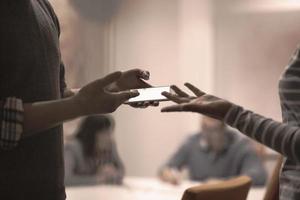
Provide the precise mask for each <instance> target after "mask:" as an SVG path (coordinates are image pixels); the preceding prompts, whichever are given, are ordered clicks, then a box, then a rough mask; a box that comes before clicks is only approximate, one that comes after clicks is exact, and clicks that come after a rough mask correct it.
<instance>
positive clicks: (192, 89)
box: [184, 83, 205, 97]
mask: <svg viewBox="0 0 300 200" xmlns="http://www.w3.org/2000/svg"><path fill="white" fill-rule="evenodd" d="M184 85H185V86H186V87H187V88H189V89H190V90H191V91H192V92H193V93H194V94H195V95H196V96H197V97H201V96H203V95H205V92H202V91H201V90H199V89H198V88H197V87H195V86H194V85H192V84H191V83H185V84H184Z"/></svg>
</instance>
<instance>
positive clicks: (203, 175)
mask: <svg viewBox="0 0 300 200" xmlns="http://www.w3.org/2000/svg"><path fill="white" fill-rule="evenodd" d="M201 126H202V131H201V132H199V133H196V134H194V135H192V136H190V137H189V138H188V139H187V140H186V141H185V142H184V143H183V144H182V145H181V146H180V148H179V149H178V150H177V151H176V153H175V154H174V155H173V156H172V157H171V159H170V160H169V161H168V162H167V164H166V165H165V166H163V168H162V169H161V170H160V171H159V176H160V178H161V179H162V180H163V181H166V182H169V183H172V184H178V183H179V182H180V173H179V172H180V171H181V170H182V169H184V168H187V169H188V172H189V176H190V178H191V179H192V180H193V181H212V180H222V179H228V178H232V177H236V176H240V175H247V176H249V177H251V178H252V181H253V184H254V185H255V186H262V185H264V184H265V182H266V179H267V173H266V170H265V168H264V167H263V165H262V162H261V160H260V158H259V157H258V155H257V153H256V152H255V150H254V148H253V147H252V144H251V143H250V142H249V140H247V139H246V138H243V137H240V136H239V135H237V133H236V131H235V130H233V129H231V128H229V127H227V126H226V125H225V124H224V123H223V122H222V121H219V120H215V119H212V118H209V117H203V118H202V125H201Z"/></svg>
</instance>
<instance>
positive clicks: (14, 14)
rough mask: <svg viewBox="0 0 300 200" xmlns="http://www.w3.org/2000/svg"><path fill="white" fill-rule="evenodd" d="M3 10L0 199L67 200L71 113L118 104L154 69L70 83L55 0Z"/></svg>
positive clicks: (3, 5) (4, 4) (4, 5)
mask: <svg viewBox="0 0 300 200" xmlns="http://www.w3.org/2000/svg"><path fill="white" fill-rule="evenodd" d="M0 13H1V14H0V15H1V17H0V22H1V28H0V66H1V67H0V163H1V164H0V199H14V200H18V199H31V200H35V199H43V200H47V199H51V200H63V199H65V198H66V196H65V188H64V162H63V135H62V126H61V124H62V123H63V121H66V120H69V119H73V118H76V117H79V116H84V115H91V114H104V113H111V112H114V111H115V110H116V109H117V108H118V107H119V106H120V105H122V104H123V103H124V102H126V101H127V100H128V99H129V98H131V97H134V96H137V95H138V93H137V92H136V91H125V90H128V89H134V88H141V87H149V84H147V83H146V82H144V81H143V79H149V73H148V72H146V71H143V70H139V69H135V70H130V71H126V72H114V73H111V74H109V75H108V76H106V77H104V78H101V79H98V80H95V81H93V82H91V83H89V84H87V85H86V86H84V87H82V89H80V90H79V91H72V90H70V89H67V86H66V83H65V79H64V65H63V62H62V59H61V55H60V47H59V35H60V27H59V22H58V19H57V17H56V15H55V13H54V11H53V9H52V7H51V5H50V4H49V2H48V1H47V0H28V1H27V0H26V1H11V0H1V1H0ZM145 104H147V105H148V103H145ZM145 104H139V105H137V104H136V105H134V106H140V107H144V106H147V105H145Z"/></svg>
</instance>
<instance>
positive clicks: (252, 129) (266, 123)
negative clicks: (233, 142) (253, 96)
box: [224, 105, 300, 163]
mask: <svg viewBox="0 0 300 200" xmlns="http://www.w3.org/2000/svg"><path fill="white" fill-rule="evenodd" d="M224 121H225V123H227V124H228V125H230V126H232V127H234V128H236V129H238V130H239V131H240V132H242V133H244V134H245V135H247V136H248V137H250V138H253V139H254V140H256V141H258V142H260V143H262V144H264V145H266V146H268V147H270V148H272V149H274V150H275V151H277V152H278V153H280V154H282V155H284V156H286V157H288V158H289V159H291V160H294V161H295V162H298V163H299V162H300V128H299V127H297V126H291V125H288V124H284V123H280V122H277V121H274V120H272V119H269V118H265V117H263V116H261V115H258V114H255V113H253V112H251V111H249V110H245V109H244V108H242V107H240V106H237V105H233V106H232V107H231V109H230V110H229V111H228V113H227V114H226V116H225V119H224Z"/></svg>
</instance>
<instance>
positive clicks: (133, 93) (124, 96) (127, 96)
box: [114, 90, 139, 104]
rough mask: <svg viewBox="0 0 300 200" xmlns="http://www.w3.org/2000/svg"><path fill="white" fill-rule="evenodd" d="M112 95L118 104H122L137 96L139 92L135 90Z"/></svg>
mask: <svg viewBox="0 0 300 200" xmlns="http://www.w3.org/2000/svg"><path fill="white" fill-rule="evenodd" d="M114 95H115V97H116V98H117V100H118V101H119V102H120V104H122V103H124V102H126V101H127V100H129V99H131V98H133V97H137V96H139V92H138V91H137V90H130V91H124V92H119V93H117V94H114Z"/></svg>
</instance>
